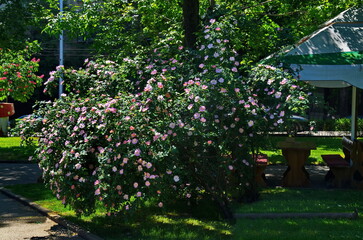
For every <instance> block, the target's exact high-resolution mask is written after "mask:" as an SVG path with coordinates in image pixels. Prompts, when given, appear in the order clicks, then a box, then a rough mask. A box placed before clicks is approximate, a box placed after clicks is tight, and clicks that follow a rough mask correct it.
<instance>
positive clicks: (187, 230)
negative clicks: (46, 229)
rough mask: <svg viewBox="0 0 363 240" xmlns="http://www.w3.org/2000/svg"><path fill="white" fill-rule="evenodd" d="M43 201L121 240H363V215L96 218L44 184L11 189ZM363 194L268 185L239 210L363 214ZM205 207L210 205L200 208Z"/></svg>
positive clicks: (177, 213) (148, 213)
mask: <svg viewBox="0 0 363 240" xmlns="http://www.w3.org/2000/svg"><path fill="white" fill-rule="evenodd" d="M7 188H9V189H10V190H11V191H13V192H14V193H16V194H19V195H22V196H25V197H26V198H28V199H31V200H32V201H35V202H36V203H37V204H39V205H42V206H43V207H46V208H48V209H51V210H53V211H55V212H57V213H58V214H60V215H62V216H64V217H65V218H67V219H68V220H71V221H73V222H75V223H77V224H79V225H81V226H82V227H84V228H86V229H88V230H91V231H92V232H93V233H95V234H97V235H99V236H101V237H102V238H104V239H106V240H115V239H166V240H168V239H231V240H244V239H261V240H262V239H271V240H274V239H276V240H277V239H278V240H280V239H294V240H299V239H301V240H306V239H309V240H315V239H363V235H362V234H361V231H362V226H363V219H361V218H358V219H356V220H349V219H323V218H321V219H254V220H252V219H238V220H237V222H236V224H234V225H231V224H228V223H226V222H223V221H220V220H217V219H215V218H214V217H207V218H206V217H201V216H199V217H196V215H197V212H200V211H206V209H203V210H199V209H198V208H195V207H194V208H193V213H194V214H191V213H190V212H189V213H188V214H187V215H185V214H184V212H183V210H184V211H186V212H188V209H186V207H185V206H184V209H183V207H181V208H180V207H179V208H176V209H174V210H171V209H168V210H165V211H164V212H163V213H161V212H160V209H153V208H148V209H144V210H143V211H142V212H139V214H138V216H137V217H134V218H128V219H126V220H125V219H121V218H112V217H111V218H110V217H105V213H104V212H102V210H101V211H98V212H97V213H96V214H94V215H92V216H90V217H82V218H78V217H76V215H75V214H74V212H73V211H71V210H69V209H68V208H64V207H63V205H62V204H61V203H60V201H58V200H56V199H55V198H54V197H53V195H52V194H51V193H50V191H48V190H46V189H45V188H44V186H43V185H42V184H27V185H15V186H9V187H7ZM362 199H363V192H362V191H354V190H337V189H334V190H332V189H330V190H323V189H285V188H276V189H270V188H269V189H263V190H262V191H261V196H260V199H259V200H258V201H256V202H253V203H249V204H244V205H236V206H234V210H235V212H236V213H259V212H264V213H273V212H278V213H283V212H353V211H354V210H355V209H357V210H358V212H360V213H361V212H363V206H362V204H361V203H362ZM200 207H201V208H203V207H205V206H200Z"/></svg>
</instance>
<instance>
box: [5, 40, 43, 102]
mask: <svg viewBox="0 0 363 240" xmlns="http://www.w3.org/2000/svg"><path fill="white" fill-rule="evenodd" d="M38 47H39V46H38V44H37V43H36V42H34V43H29V44H28V46H27V47H26V48H25V49H23V50H20V51H13V50H10V49H0V101H2V100H5V101H7V99H8V97H11V98H12V99H14V100H16V101H20V102H26V101H27V100H28V99H29V98H30V97H31V95H32V94H33V92H34V90H35V88H36V87H39V86H40V85H41V82H42V78H43V76H38V75H37V74H36V72H37V71H38V67H39V59H36V58H32V55H33V54H34V53H35V52H36V51H37V50H38Z"/></svg>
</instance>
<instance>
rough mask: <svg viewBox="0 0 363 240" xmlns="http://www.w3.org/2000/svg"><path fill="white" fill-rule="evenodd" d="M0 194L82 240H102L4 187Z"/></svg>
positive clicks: (1, 188)
mask: <svg viewBox="0 0 363 240" xmlns="http://www.w3.org/2000/svg"><path fill="white" fill-rule="evenodd" d="M0 192H1V193H3V194H4V195H6V196H8V197H10V198H12V199H14V200H16V201H18V202H20V203H22V204H23V205H25V206H28V207H30V208H32V209H34V210H36V211H37V212H39V213H40V214H42V215H43V216H46V217H48V218H49V219H51V220H52V221H54V222H56V223H58V224H59V225H61V226H63V227H64V228H66V229H70V230H71V231H73V232H75V233H77V234H78V235H79V236H80V237H82V238H84V239H85V240H103V238H101V237H99V236H97V235H95V234H93V233H91V232H89V231H86V230H84V229H83V228H81V227H80V226H78V225H76V224H74V223H73V222H70V221H68V220H66V219H64V218H63V217H61V216H60V215H58V214H57V213H55V212H53V211H51V210H49V209H46V208H44V207H42V206H40V205H38V204H36V203H34V202H32V201H30V200H29V199H27V198H24V197H22V196H20V195H17V194H14V193H13V192H11V191H10V190H8V189H5V188H4V187H0Z"/></svg>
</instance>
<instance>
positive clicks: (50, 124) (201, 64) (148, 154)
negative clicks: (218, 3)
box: [24, 20, 307, 218]
mask: <svg viewBox="0 0 363 240" xmlns="http://www.w3.org/2000/svg"><path fill="white" fill-rule="evenodd" d="M222 28H223V26H222V25H221V24H220V23H218V22H216V21H215V20H211V21H210V22H209V25H208V26H206V28H205V29H206V30H205V32H204V33H205V35H203V36H201V38H200V39H201V40H200V45H199V48H198V50H197V52H188V51H185V50H184V49H183V48H182V47H178V50H177V51H178V52H179V53H178V54H177V55H176V56H174V57H170V56H168V55H166V54H165V52H168V51H165V49H170V48H172V46H166V48H165V49H163V48H158V49H155V50H154V51H153V53H151V54H149V55H148V57H147V58H145V60H144V61H136V60H130V59H127V60H125V59H123V61H122V63H121V64H118V63H115V62H110V61H107V62H106V61H96V62H94V61H90V62H86V67H85V68H84V69H79V70H72V69H70V70H64V71H63V72H64V74H65V76H64V79H65V85H66V87H67V88H68V89H69V91H70V92H71V93H69V94H68V95H64V96H63V97H62V98H61V99H59V100H56V101H55V102H46V103H41V104H40V106H39V108H38V112H37V114H38V115H40V116H44V120H43V121H37V122H34V121H33V123H37V124H38V125H37V127H39V124H40V125H41V128H42V129H41V133H42V134H43V137H41V138H40V142H39V147H38V149H37V152H36V154H35V156H36V158H37V159H38V160H39V164H40V166H41V168H42V169H43V171H44V179H45V180H46V182H47V183H48V184H49V186H50V187H51V189H52V190H53V192H54V193H55V194H56V195H57V197H58V198H59V199H62V201H63V202H64V204H69V205H71V206H72V207H73V208H74V209H76V210H77V211H78V212H79V213H82V214H89V213H91V212H93V211H94V206H95V203H96V202H102V203H103V204H104V205H105V206H106V208H107V209H109V214H112V213H117V212H119V211H127V210H130V209H131V208H132V207H137V206H140V204H142V203H144V202H145V200H146V199H153V200H157V202H156V203H157V204H158V205H159V206H162V205H163V204H164V203H165V202H167V201H170V200H172V199H175V198H184V199H187V200H188V201H197V200H198V199H200V198H201V197H206V196H209V197H210V198H211V199H213V200H214V201H216V203H218V206H219V207H220V209H221V212H222V214H223V215H224V217H226V218H232V217H233V216H232V214H231V212H230V210H229V207H228V206H229V204H230V201H232V200H239V201H240V200H242V199H243V198H244V197H246V196H248V195H254V194H256V186H255V184H254V181H253V175H254V171H253V167H254V161H253V160H252V158H251V154H255V153H257V152H258V146H259V145H260V144H262V138H263V136H264V135H265V133H266V132H268V131H271V130H273V129H276V128H279V127H280V126H281V125H283V124H284V122H285V121H286V119H287V118H288V116H289V115H290V114H291V112H292V111H296V110H301V109H304V108H305V105H304V104H305V103H306V102H305V101H306V97H307V95H306V94H305V93H304V92H302V91H301V90H302V88H301V86H299V85H300V83H298V82H297V81H296V80H295V79H293V78H292V77H291V76H290V75H289V74H288V73H287V72H285V71H283V70H281V69H276V68H274V67H271V66H264V65H259V66H257V67H256V68H255V69H253V70H252V71H251V73H250V74H249V76H248V77H243V76H241V74H240V73H239V70H238V68H239V61H238V54H237V53H236V52H235V51H233V48H232V46H231V43H230V42H229V41H228V40H226V39H223V34H222V33H221V31H222ZM187 56H189V58H187ZM186 59H189V61H186ZM127 64H132V68H130V69H135V72H136V74H133V75H132V77H129V76H130V75H129V74H128V73H126V72H125V69H126V67H125V66H127ZM128 71H129V70H128ZM57 74H59V72H58V71H56V72H53V73H52V74H51V78H50V79H49V80H48V81H47V83H46V85H47V87H46V91H51V90H50V89H51V87H52V86H53V83H54V81H53V78H54V77H56V76H57ZM74 80H77V81H74ZM24 134H25V135H27V132H24Z"/></svg>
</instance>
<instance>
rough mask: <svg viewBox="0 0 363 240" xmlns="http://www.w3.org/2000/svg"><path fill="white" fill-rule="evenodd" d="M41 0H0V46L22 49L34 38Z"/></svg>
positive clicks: (41, 6)
mask: <svg viewBox="0 0 363 240" xmlns="http://www.w3.org/2000/svg"><path fill="white" fill-rule="evenodd" d="M42 2H43V1H41V0H34V1H30V0H0V48H10V49H14V50H16V49H22V48H24V47H25V46H26V41H32V40H35V38H36V37H38V35H37V32H38V33H39V32H40V30H39V29H40V28H38V27H37V26H38V24H39V21H38V20H39V19H40V16H41V14H42V12H43V11H42V10H43V5H42ZM37 29H38V30H37Z"/></svg>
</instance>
